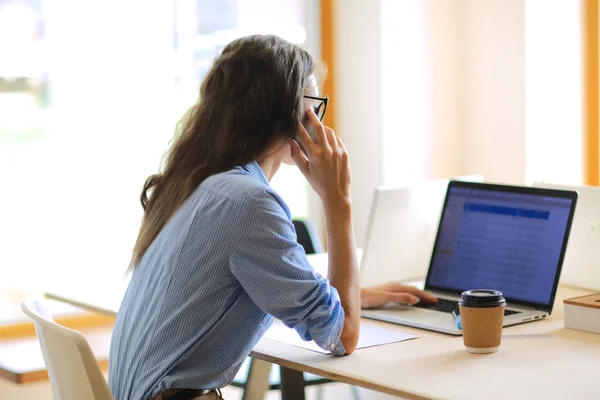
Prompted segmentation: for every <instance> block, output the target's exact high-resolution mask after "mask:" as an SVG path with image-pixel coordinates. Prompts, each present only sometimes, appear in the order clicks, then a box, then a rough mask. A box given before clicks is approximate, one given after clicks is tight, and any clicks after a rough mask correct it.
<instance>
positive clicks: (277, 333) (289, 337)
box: [264, 321, 418, 354]
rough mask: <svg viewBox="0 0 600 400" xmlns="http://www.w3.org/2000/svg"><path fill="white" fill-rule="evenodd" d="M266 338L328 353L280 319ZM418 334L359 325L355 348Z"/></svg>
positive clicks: (270, 329)
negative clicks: (303, 338) (301, 336)
mask: <svg viewBox="0 0 600 400" xmlns="http://www.w3.org/2000/svg"><path fill="white" fill-rule="evenodd" d="M264 337H266V338H268V339H272V340H277V341H279V342H283V343H287V344H291V345H294V346H298V347H303V348H305V349H308V350H312V351H317V352H319V353H323V354H330V353H331V352H330V351H327V350H323V349H322V348H320V347H319V346H317V344H316V343H315V342H305V341H304V340H302V339H301V338H300V336H299V335H298V333H297V332H296V331H295V330H293V329H290V328H288V327H287V326H285V325H284V324H283V323H282V322H281V321H275V322H273V325H271V327H270V328H269V329H268V330H267V332H266V333H265V336H264ZM417 337H418V336H415V335H407V334H406V333H402V332H398V331H395V330H391V329H386V328H382V327H379V326H375V325H371V324H361V325H360V338H359V339H358V346H357V347H356V348H357V349H363V348H365V347H372V346H380V345H382V344H388V343H395V342H402V341H404V340H410V339H416V338H417Z"/></svg>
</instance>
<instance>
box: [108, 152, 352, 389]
mask: <svg viewBox="0 0 600 400" xmlns="http://www.w3.org/2000/svg"><path fill="white" fill-rule="evenodd" d="M274 317H275V318H278V319H281V320H282V321H283V322H284V323H285V324H286V325H287V326H289V327H292V328H295V329H296V330H297V332H298V333H299V335H300V336H301V337H302V338H303V339H305V340H314V341H315V342H316V343H317V344H318V345H319V346H320V347H322V348H324V349H327V350H332V351H333V353H334V354H335V355H343V354H344V353H345V349H344V346H343V344H342V342H341V341H340V335H341V332H342V328H343V325H344V310H343V308H342V306H341V304H340V298H339V294H338V292H337V291H336V290H335V288H333V287H332V286H330V284H329V282H328V280H327V279H325V278H323V277H321V275H319V274H318V273H316V272H315V271H314V270H313V269H312V267H311V266H310V265H309V264H308V262H307V260H306V254H305V253H304V249H303V248H302V247H301V246H300V245H298V244H297V243H296V233H295V230H294V226H293V224H292V222H291V215H290V211H289V209H288V207H287V205H286V204H285V202H284V201H283V199H282V198H281V197H280V196H279V195H278V194H277V193H276V192H275V191H274V190H273V189H272V188H271V186H270V185H269V182H268V181H267V179H266V177H265V175H264V174H263V172H262V170H261V168H260V166H259V165H258V164H257V163H252V164H249V165H246V166H244V167H236V168H234V169H232V170H230V171H227V172H223V173H220V174H216V175H213V176H211V177H210V178H208V179H206V180H205V181H204V182H202V184H201V185H200V186H199V187H198V189H196V191H194V193H193V194H192V195H191V196H190V197H189V198H188V199H187V200H186V201H185V203H184V204H183V205H182V206H181V207H180V208H179V209H178V210H177V212H176V213H175V215H174V216H173V217H172V218H171V219H170V220H169V222H168V223H167V224H166V225H165V227H164V228H163V229H162V230H161V232H160V234H159V235H158V236H157V238H156V239H155V240H154V242H153V243H152V244H151V246H150V247H149V248H148V250H147V251H146V253H145V254H144V257H143V258H142V260H141V262H140V264H139V265H138V266H137V268H136V269H135V271H134V272H133V275H132V277H131V282H130V284H129V287H128V288H127V292H126V294H125V297H124V299H123V303H122V304H121V308H120V309H119V312H118V314H117V320H116V323H115V327H114V332H113V337H112V343H111V349H110V358H109V376H108V379H109V386H110V389H111V390H112V392H113V395H114V396H115V399H116V400H125V399H127V400H138V399H139V400H146V399H149V398H151V397H152V396H155V395H157V394H158V393H160V392H163V391H165V390H167V389H172V388H178V389H212V388H217V387H223V386H226V385H227V384H229V383H230V382H231V380H232V379H233V377H234V376H235V374H236V372H237V370H238V369H239V367H240V366H241V364H242V362H243V361H244V359H245V358H246V357H247V356H248V354H249V353H250V351H251V350H252V348H253V347H254V345H255V344H256V343H257V342H258V340H259V339H260V338H261V337H262V335H263V334H264V333H265V331H266V330H267V329H268V328H269V326H270V325H271V323H272V322H273V319H274Z"/></svg>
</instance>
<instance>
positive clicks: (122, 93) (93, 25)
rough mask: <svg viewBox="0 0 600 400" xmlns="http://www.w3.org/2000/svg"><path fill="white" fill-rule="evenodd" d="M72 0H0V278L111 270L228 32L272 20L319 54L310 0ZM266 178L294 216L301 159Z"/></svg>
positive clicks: (301, 209)
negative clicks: (148, 184) (145, 187)
mask: <svg viewBox="0 0 600 400" xmlns="http://www.w3.org/2000/svg"><path fill="white" fill-rule="evenodd" d="M83 3H84V2H70V3H69V5H68V9H67V6H66V5H65V3H63V2H53V1H42V0H10V1H9V0H0V54H3V62H2V63H0V167H1V168H2V178H3V179H2V180H3V184H4V187H3V190H2V200H1V201H0V220H1V221H2V223H1V227H0V243H2V246H1V247H2V249H3V250H2V252H0V265H2V266H3V279H2V280H1V281H0V287H3V288H4V287H7V286H8V287H11V288H13V289H23V290H44V289H47V288H48V285H54V286H53V287H56V285H60V284H73V283H74V282H76V281H77V280H80V279H86V280H90V279H94V280H96V281H98V282H99V284H101V283H100V282H102V280H104V279H114V277H115V274H118V275H119V274H120V275H122V274H123V272H124V271H125V269H126V267H127V264H128V262H129V258H130V255H131V249H132V248H133V244H134V241H135V237H136V235H137V230H138V228H139V223H140V220H141V217H142V209H141V206H140V204H139V194H140V191H141V188H142V184H143V182H144V180H145V178H146V177H147V176H148V175H150V174H152V173H154V172H156V171H157V170H158V167H159V164H160V161H161V158H162V155H163V153H164V152H165V151H166V150H167V147H168V143H169V141H170V140H171V137H172V135H173V132H174V128H175V123H176V122H177V120H178V119H179V118H180V117H181V116H182V114H183V112H184V111H185V110H186V109H187V108H188V107H189V106H190V105H191V104H192V103H193V102H194V101H195V99H196V96H197V94H198V87H199V82H200V81H201V80H202V78H203V76H204V74H205V73H206V70H207V68H208V66H209V65H210V63H211V61H212V59H213V58H214V57H215V56H216V55H217V54H218V53H219V51H220V50H221V49H222V48H223V46H224V45H225V44H227V42H229V41H230V40H232V39H234V38H235V37H239V36H243V35H246V34H250V33H274V34H277V35H280V36H282V37H284V38H286V39H287V40H289V41H292V42H295V43H298V44H300V45H302V46H303V47H305V48H306V49H307V50H308V51H310V52H311V53H312V54H313V55H314V56H315V58H318V46H315V44H316V43H318V40H319V39H318V27H316V26H315V25H314V24H315V22H314V21H318V18H316V17H315V15H314V14H315V13H316V10H317V8H318V2H317V1H316V0H311V1H308V2H304V1H302V0H285V1H276V0H260V1H255V0H238V1H231V0H230V1H228V0H202V1H200V0H172V1H165V2H142V1H134V0H129V1H122V2H119V4H118V5H116V4H115V3H111V2H109V3H107V2H102V1H95V2H85V4H83ZM265 10H268V11H265ZM215 21H217V23H215ZM6 55H9V56H6ZM6 60H8V61H9V62H6ZM276 178H277V179H276V180H274V182H273V186H274V187H275V188H276V190H278V191H279V192H280V193H281V194H282V196H283V197H284V199H286V200H287V201H288V202H289V205H290V208H291V209H292V212H293V214H294V215H295V216H306V215H307V214H308V213H309V206H308V203H309V201H308V197H309V194H308V186H307V184H306V183H305V180H304V178H303V177H302V176H301V175H300V172H299V171H297V170H296V169H295V168H291V167H290V168H283V170H282V172H281V174H280V176H278V177H276Z"/></svg>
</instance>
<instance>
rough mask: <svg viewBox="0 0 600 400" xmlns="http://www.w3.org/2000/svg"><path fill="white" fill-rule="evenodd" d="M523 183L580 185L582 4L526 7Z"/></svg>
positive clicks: (552, 1)
mask: <svg viewBox="0 0 600 400" xmlns="http://www.w3.org/2000/svg"><path fill="white" fill-rule="evenodd" d="M525 18H526V21H525V29H526V31H525V50H526V54H527V55H526V63H525V82H526V84H525V85H526V86H525V89H526V93H525V101H526V107H525V108H526V110H527V119H526V130H527V181H528V182H531V183H532V182H534V181H547V182H548V181H549V182H555V183H564V184H574V185H578V184H581V183H583V157H582V153H583V140H582V139H583V127H582V121H583V118H582V116H583V109H582V100H583V93H582V89H583V86H582V81H583V65H582V45H581V43H582V33H583V30H582V29H581V21H582V15H581V2H579V1H573V0H527V2H526V3H525Z"/></svg>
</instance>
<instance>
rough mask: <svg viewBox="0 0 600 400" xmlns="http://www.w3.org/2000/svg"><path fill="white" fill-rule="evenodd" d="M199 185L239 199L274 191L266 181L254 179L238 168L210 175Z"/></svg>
mask: <svg viewBox="0 0 600 400" xmlns="http://www.w3.org/2000/svg"><path fill="white" fill-rule="evenodd" d="M201 187H203V188H204V189H207V190H210V191H212V192H216V193H219V194H220V195H222V196H225V197H228V198H230V199H232V200H240V201H242V200H243V199H245V198H247V197H255V196H259V197H260V196H266V197H268V196H270V195H272V193H274V191H273V189H272V188H271V186H270V185H269V184H268V183H265V182H262V181H260V180H259V179H256V177H254V176H252V175H249V174H248V173H246V171H244V170H243V169H240V168H233V169H230V170H229V171H225V172H221V173H218V174H215V175H212V176H211V177H209V178H207V179H206V180H205V181H204V182H203V183H202V185H201Z"/></svg>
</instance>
